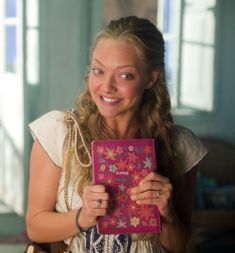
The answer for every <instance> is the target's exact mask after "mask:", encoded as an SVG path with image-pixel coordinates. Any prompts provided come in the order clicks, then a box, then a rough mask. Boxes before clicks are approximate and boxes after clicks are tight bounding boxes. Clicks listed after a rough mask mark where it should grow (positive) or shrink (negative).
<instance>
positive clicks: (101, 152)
mask: <svg viewBox="0 0 235 253" xmlns="http://www.w3.org/2000/svg"><path fill="white" fill-rule="evenodd" d="M97 153H98V154H99V155H103V154H104V147H103V146H99V147H98V148H97Z"/></svg>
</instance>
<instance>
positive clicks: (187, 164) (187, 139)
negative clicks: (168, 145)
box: [173, 125, 207, 177]
mask: <svg viewBox="0 0 235 253" xmlns="http://www.w3.org/2000/svg"><path fill="white" fill-rule="evenodd" d="M173 139H174V148H175V151H176V154H177V157H178V159H179V161H178V166H177V170H176V173H175V175H174V176H175V177H177V176H180V175H183V174H184V173H186V172H188V171H189V170H190V169H191V168H193V167H194V166H195V165H197V164H198V163H199V162H200V161H201V159H202V158H203V157H204V156H205V155H206V154H207V149H206V147H205V146H204V145H203V144H202V142H201V141H200V140H199V138H198V137H197V136H196V135H195V134H194V133H193V132H192V131H191V130H189V129H187V128H185V127H182V126H178V125H176V126H174V130H173Z"/></svg>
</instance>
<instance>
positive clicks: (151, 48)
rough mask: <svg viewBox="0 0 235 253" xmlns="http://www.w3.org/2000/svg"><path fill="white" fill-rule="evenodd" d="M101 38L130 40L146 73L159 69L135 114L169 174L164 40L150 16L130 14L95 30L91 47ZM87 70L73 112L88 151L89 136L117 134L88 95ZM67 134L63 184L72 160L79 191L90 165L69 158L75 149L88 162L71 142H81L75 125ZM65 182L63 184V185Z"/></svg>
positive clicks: (87, 178) (171, 159)
mask: <svg viewBox="0 0 235 253" xmlns="http://www.w3.org/2000/svg"><path fill="white" fill-rule="evenodd" d="M102 38H111V39H117V40H125V41H130V42H131V43H132V44H133V46H135V47H136V50H137V53H138V54H139V56H140V57H141V60H143V61H144V62H145V64H146V65H147V66H148V72H147V73H148V74H149V75H151V73H152V72H153V71H157V73H158V78H157V80H156V81H155V83H154V85H153V86H152V88H150V89H148V90H146V91H145V93H144V95H143V99H142V103H141V105H140V108H139V110H138V115H137V117H138V120H139V122H142V123H141V124H140V129H139V136H138V137H140V138H155V139H156V140H157V156H158V167H159V168H158V170H159V171H160V172H161V173H162V174H164V175H166V176H168V177H171V174H172V173H171V170H173V169H174V160H175V154H174V150H173V145H172V138H171V126H172V117H171V113H170V109H171V103H170V97H169V93H168V90H167V84H166V75H165V65H164V40H163V37H162V34H161V32H160V31H159V30H158V29H157V28H156V26H155V25H154V24H152V23H151V22H150V21H149V20H147V19H144V18H138V17H135V16H131V17H125V18H120V19H118V20H114V21H111V22H110V24H109V25H108V26H107V27H106V28H105V29H104V30H103V31H101V32H100V33H99V34H98V36H97V38H96V41H95V44H94V47H93V49H94V48H95V46H96V44H97V42H98V41H99V40H100V39H102ZM89 71H90V69H88V72H87V75H86V78H85V86H84V89H83V91H82V93H81V94H80V96H79V97H78V99H77V101H76V112H75V114H76V116H77V123H78V124H79V126H80V128H81V131H82V135H83V137H84V142H85V145H86V147H87V148H88V150H89V152H91V148H90V146H91V145H90V144H91V141H92V140H98V139H112V138H116V136H115V135H114V133H113V132H112V131H111V130H110V129H109V128H108V127H107V126H106V124H105V121H104V119H103V117H102V115H101V114H100V113H99V111H98V109H97V107H96V105H95V103H94V101H93V100H92V98H91V94H90V92H89V90H88V85H87V82H88V79H89ZM69 138H70V139H71V141H70V142H67V147H66V150H67V153H66V156H65V161H66V171H67V173H66V176H67V179H68V180H67V181H66V182H67V183H66V184H68V182H69V176H70V175H71V172H70V168H71V167H72V166H71V161H72V160H73V165H74V168H76V174H77V175H79V180H78V185H77V190H78V193H79V194H81V193H82V191H83V188H84V186H85V185H86V184H89V183H90V182H91V181H92V168H91V166H87V167H84V166H81V165H79V163H78V162H76V161H77V160H76V159H72V158H74V156H75V152H76V150H77V155H78V157H79V159H80V161H83V162H84V163H88V160H89V156H88V154H87V152H86V150H85V148H84V145H81V146H79V147H76V148H74V145H72V143H75V142H74V141H75V140H74V138H77V140H76V143H81V137H80V136H79V135H76V134H75V127H73V128H72V130H71V132H70V137H68V138H67V139H69ZM72 140H74V141H72ZM68 143H70V145H68ZM67 186H68V185H65V187H67Z"/></svg>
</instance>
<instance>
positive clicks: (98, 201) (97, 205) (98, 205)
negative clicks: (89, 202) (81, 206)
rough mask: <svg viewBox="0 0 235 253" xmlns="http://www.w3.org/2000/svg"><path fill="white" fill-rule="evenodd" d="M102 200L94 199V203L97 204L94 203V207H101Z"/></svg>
mask: <svg viewBox="0 0 235 253" xmlns="http://www.w3.org/2000/svg"><path fill="white" fill-rule="evenodd" d="M102 202H103V201H102V199H97V200H96V203H97V204H96V207H97V208H101V205H102Z"/></svg>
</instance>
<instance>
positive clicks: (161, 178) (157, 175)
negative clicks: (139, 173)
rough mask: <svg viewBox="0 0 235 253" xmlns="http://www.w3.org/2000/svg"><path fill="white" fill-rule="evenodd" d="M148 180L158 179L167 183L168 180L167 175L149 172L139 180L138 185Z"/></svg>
mask: <svg viewBox="0 0 235 253" xmlns="http://www.w3.org/2000/svg"><path fill="white" fill-rule="evenodd" d="M148 181H160V182H162V183H168V182H169V181H170V180H169V178H167V177H164V176H162V175H160V174H159V173H156V172H150V173H149V174H148V175H147V176H145V177H144V178H143V179H142V180H141V181H140V182H139V185H141V184H144V183H145V182H148Z"/></svg>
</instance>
